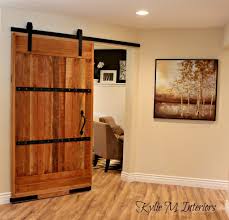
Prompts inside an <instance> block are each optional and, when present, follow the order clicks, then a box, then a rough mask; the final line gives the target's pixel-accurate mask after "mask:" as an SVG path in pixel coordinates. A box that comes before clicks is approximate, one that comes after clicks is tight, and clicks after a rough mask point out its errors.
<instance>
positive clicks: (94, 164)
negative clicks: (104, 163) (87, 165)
mask: <svg viewBox="0 0 229 220" xmlns="http://www.w3.org/2000/svg"><path fill="white" fill-rule="evenodd" d="M98 160H99V156H98V155H96V154H95V158H94V161H93V166H94V167H95V166H96V165H97V162H98Z"/></svg>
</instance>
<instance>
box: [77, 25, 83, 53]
mask: <svg viewBox="0 0 229 220" xmlns="http://www.w3.org/2000/svg"><path fill="white" fill-rule="evenodd" d="M76 38H77V39H78V40H79V47H78V54H79V56H80V57H81V56H82V50H83V31H82V30H81V29H78V30H77V34H76Z"/></svg>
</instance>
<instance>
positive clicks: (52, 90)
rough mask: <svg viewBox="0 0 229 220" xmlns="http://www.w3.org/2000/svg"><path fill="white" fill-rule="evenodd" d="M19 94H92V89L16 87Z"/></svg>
mask: <svg viewBox="0 0 229 220" xmlns="http://www.w3.org/2000/svg"><path fill="white" fill-rule="evenodd" d="M16 91H17V92H77V93H91V89H78V88H43V87H16Z"/></svg>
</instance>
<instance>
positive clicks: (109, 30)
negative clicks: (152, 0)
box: [0, 8, 138, 193]
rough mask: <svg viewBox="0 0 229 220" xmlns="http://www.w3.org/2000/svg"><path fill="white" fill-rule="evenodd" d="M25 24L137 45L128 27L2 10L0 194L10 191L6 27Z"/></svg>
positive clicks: (8, 86) (8, 41) (9, 47)
mask: <svg viewBox="0 0 229 220" xmlns="http://www.w3.org/2000/svg"><path fill="white" fill-rule="evenodd" d="M28 21H31V22H33V25H34V29H41V30H47V31H54V32H62V33H70V34H72V33H75V32H76V29H78V28H81V29H83V31H84V34H85V35H86V36H94V37H100V38H109V39H114V40H121V41H131V42H138V35H137V31H135V30H132V29H128V28H122V27H119V26H113V25H106V24H101V23H100V24H99V23H95V22H94V21H88V20H87V19H83V18H77V17H67V16H61V15H55V14H50V13H39V12H32V11H27V10H19V9H10V8H3V9H2V32H1V33H0V46H1V50H0V62H1V63H0V64H1V65H0V71H1V72H0V100H1V108H0V193H1V192H9V191H10V75H11V73H10V60H11V57H10V51H11V32H10V27H11V26H15V27H25V26H26V23H27V22H28ZM74 30H75V31H74ZM128 62H131V60H130V59H129V61H127V65H128ZM132 62H134V61H132ZM135 62H137V61H135Z"/></svg>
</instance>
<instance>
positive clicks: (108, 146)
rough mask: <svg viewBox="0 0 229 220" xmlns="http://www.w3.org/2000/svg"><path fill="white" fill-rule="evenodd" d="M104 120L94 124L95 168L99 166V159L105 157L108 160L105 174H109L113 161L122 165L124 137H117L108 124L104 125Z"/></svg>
mask: <svg viewBox="0 0 229 220" xmlns="http://www.w3.org/2000/svg"><path fill="white" fill-rule="evenodd" d="M109 118H110V117H109ZM103 119H104V118H100V122H94V154H95V158H94V166H96V164H97V161H98V157H99V156H100V157H103V158H104V159H106V166H105V172H107V171H108V169H109V165H110V160H111V159H116V160H120V161H121V163H122V159H123V135H117V134H116V133H115V130H114V129H112V127H111V126H110V125H109V124H108V123H104V120H103ZM101 120H102V121H103V122H101ZM113 122H114V120H113ZM114 123H115V122H114ZM115 125H116V124H115ZM121 133H122V132H121Z"/></svg>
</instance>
